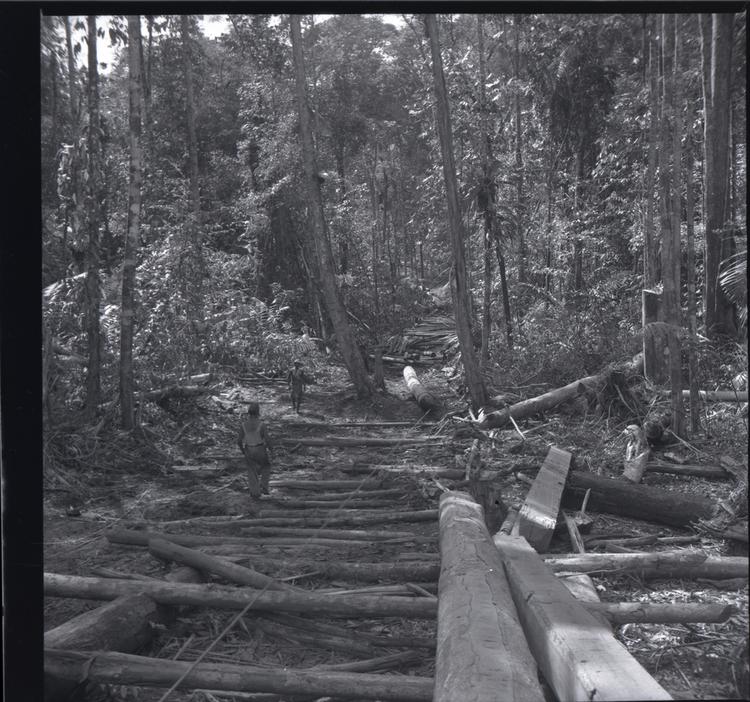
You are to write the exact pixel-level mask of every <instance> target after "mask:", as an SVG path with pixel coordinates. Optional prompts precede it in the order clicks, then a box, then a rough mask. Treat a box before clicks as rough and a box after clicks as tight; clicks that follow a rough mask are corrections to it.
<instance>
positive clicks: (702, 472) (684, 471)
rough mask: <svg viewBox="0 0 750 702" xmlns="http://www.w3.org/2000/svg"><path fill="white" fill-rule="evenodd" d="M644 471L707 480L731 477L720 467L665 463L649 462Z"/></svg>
mask: <svg viewBox="0 0 750 702" xmlns="http://www.w3.org/2000/svg"><path fill="white" fill-rule="evenodd" d="M646 471H647V472H649V473H672V474H674V475H691V476H694V477H696V478H706V479H707V480H728V479H729V478H731V477H732V475H731V473H729V472H727V471H726V470H724V469H723V468H722V467H720V466H696V465H689V464H681V465H677V464H676V463H667V461H659V460H651V461H649V462H648V464H647V465H646Z"/></svg>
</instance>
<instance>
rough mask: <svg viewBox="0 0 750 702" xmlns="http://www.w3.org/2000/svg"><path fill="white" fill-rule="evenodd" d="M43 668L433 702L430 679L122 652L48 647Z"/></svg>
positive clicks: (78, 675)
mask: <svg viewBox="0 0 750 702" xmlns="http://www.w3.org/2000/svg"><path fill="white" fill-rule="evenodd" d="M44 670H45V672H50V673H53V674H55V675H58V676H60V677H64V678H66V679H67V680H72V681H78V680H81V679H88V680H90V681H91V682H96V683H111V684H116V685H147V686H156V687H170V686H171V685H173V684H174V683H175V681H177V680H178V679H180V678H182V676H183V675H184V676H185V677H184V679H183V680H182V682H180V684H179V686H178V689H182V690H190V689H194V688H201V689H204V688H211V689H214V690H238V691H240V692H242V691H247V692H275V693H278V694H282V695H304V696H307V697H309V696H315V697H317V696H332V697H344V698H353V697H356V698H358V699H381V700H396V701H398V702H407V701H408V702H431V700H432V691H433V681H432V679H431V678H425V677H417V676H405V675H381V674H367V673H344V672H333V671H326V672H317V671H312V670H293V669H289V668H276V669H274V668H257V667H253V666H249V665H247V664H242V665H231V664H226V663H198V664H195V663H191V662H183V661H172V660H165V659H163V658H146V657H144V656H134V655H132V654H125V653H106V652H100V653H98V654H97V655H96V656H95V657H93V658H92V656H91V654H90V653H86V652H79V651H61V650H59V649H46V650H45V652H44Z"/></svg>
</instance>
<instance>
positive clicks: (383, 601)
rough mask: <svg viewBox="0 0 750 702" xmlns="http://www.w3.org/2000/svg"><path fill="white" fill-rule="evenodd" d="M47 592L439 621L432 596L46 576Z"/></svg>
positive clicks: (56, 594)
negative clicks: (139, 596) (137, 595)
mask: <svg viewBox="0 0 750 702" xmlns="http://www.w3.org/2000/svg"><path fill="white" fill-rule="evenodd" d="M44 592H45V595H48V596H51V597H77V598H80V599H87V600H113V599H116V598H117V597H120V596H121V595H130V594H134V593H143V594H145V595H149V596H150V597H152V598H153V599H154V600H156V601H157V602H159V603H162V604H167V605H199V606H203V607H214V608H216V609H243V608H244V607H246V606H247V605H250V608H251V609H252V610H258V611H279V612H303V613H307V614H329V615H333V616H351V617H357V616H361V617H414V618H418V619H433V618H434V617H435V615H436V614H437V606H436V604H435V601H434V600H431V599H428V598H426V597H424V598H419V597H389V596H387V595H383V596H378V595H375V596H365V595H316V594H314V593H307V592H304V591H302V592H296V591H294V592H293V591H285V590H273V591H271V590H267V591H265V592H263V591H260V590H253V589H250V588H236V587H228V586H223V585H214V584H211V585H192V584H190V585H187V584H182V583H161V582H158V581H155V582H149V581H146V580H143V581H133V580H114V579H105V578H85V577H81V576H78V575H58V574H56V573H45V574H44Z"/></svg>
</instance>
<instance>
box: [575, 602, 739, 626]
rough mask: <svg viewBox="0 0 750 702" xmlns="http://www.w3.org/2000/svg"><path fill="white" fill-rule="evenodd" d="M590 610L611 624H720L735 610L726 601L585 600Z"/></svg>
mask: <svg viewBox="0 0 750 702" xmlns="http://www.w3.org/2000/svg"><path fill="white" fill-rule="evenodd" d="M585 607H586V609H587V610H588V611H589V612H592V613H593V612H599V613H601V614H603V615H604V616H605V617H606V618H607V619H608V620H609V621H610V622H611V623H612V624H613V625H615V626H622V625H623V624H628V623H630V622H636V623H648V624H695V623H698V622H702V623H706V624H720V623H722V622H725V621H726V620H727V619H729V617H731V616H732V615H733V614H735V613H736V612H735V607H734V606H733V605H727V604H712V603H706V604H704V603H696V602H672V603H667V604H661V603H651V602H600V603H598V604H596V603H593V602H591V603H586V605H585Z"/></svg>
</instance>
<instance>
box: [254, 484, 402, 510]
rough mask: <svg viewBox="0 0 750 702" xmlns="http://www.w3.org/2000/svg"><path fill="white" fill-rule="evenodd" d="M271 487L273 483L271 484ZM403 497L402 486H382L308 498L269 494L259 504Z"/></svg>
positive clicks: (324, 493) (321, 494) (319, 494)
mask: <svg viewBox="0 0 750 702" xmlns="http://www.w3.org/2000/svg"><path fill="white" fill-rule="evenodd" d="M271 487H273V485H271ZM398 496H400V497H403V496H404V488H403V487H400V488H384V489H382V490H354V491H352V490H348V491H346V492H321V493H318V494H316V495H313V496H311V497H310V498H301V499H297V498H288V497H280V496H278V495H271V496H269V497H266V496H264V497H261V504H263V503H264V502H273V503H275V504H277V503H281V504H286V503H287V502H289V503H292V502H294V503H299V504H305V505H307V503H308V501H314V502H343V501H344V500H373V499H382V498H384V497H398ZM359 506H360V505H359V503H357V507H359Z"/></svg>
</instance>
